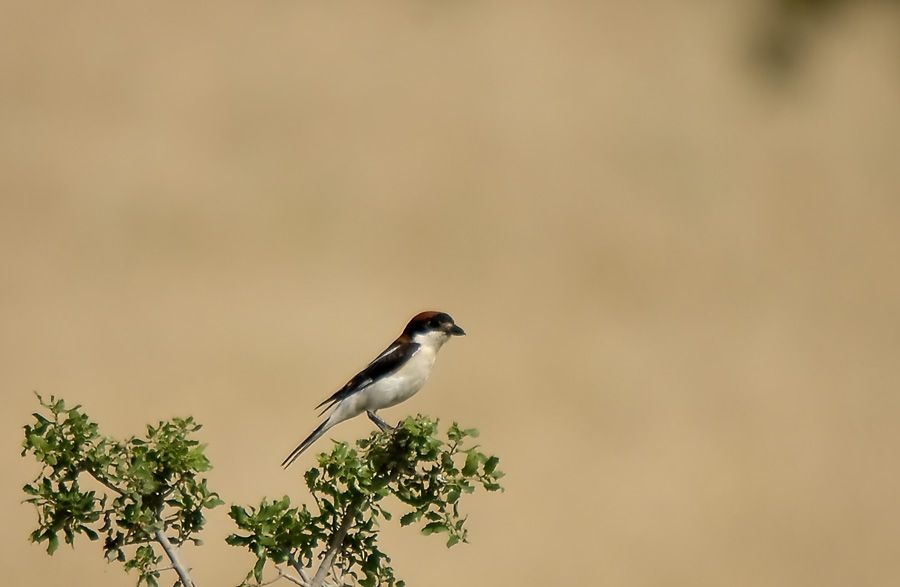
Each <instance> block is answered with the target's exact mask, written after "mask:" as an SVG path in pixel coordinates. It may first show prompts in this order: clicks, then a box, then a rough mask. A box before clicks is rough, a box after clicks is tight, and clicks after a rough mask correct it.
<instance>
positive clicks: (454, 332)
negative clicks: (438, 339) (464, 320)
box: [449, 324, 466, 336]
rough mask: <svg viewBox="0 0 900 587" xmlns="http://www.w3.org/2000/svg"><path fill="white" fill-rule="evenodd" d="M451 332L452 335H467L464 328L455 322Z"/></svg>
mask: <svg viewBox="0 0 900 587" xmlns="http://www.w3.org/2000/svg"><path fill="white" fill-rule="evenodd" d="M449 332H450V334H451V335H452V336H465V335H466V331H465V330H463V329H462V328H460V327H459V326H457V325H456V324H454V325H453V327H452V328H450V330H449Z"/></svg>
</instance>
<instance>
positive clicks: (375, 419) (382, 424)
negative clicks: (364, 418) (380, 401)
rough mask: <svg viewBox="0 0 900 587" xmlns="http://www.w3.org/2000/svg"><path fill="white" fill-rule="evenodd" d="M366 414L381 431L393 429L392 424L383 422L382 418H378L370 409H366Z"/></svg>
mask: <svg viewBox="0 0 900 587" xmlns="http://www.w3.org/2000/svg"><path fill="white" fill-rule="evenodd" d="M366 415H368V416H369V420H372V421H373V422H375V425H376V426H378V427H379V428H380V429H381V431H382V432H385V431H387V430H393V429H394V427H393V426H391V425H390V424H388V423H387V422H385V421H384V420H382V419H381V418H379V417H378V416H377V415H375V412H373V411H372V410H367V411H366Z"/></svg>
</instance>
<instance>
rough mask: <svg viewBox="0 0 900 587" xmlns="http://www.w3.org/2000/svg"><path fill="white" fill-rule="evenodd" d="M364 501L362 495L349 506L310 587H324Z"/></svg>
mask: <svg viewBox="0 0 900 587" xmlns="http://www.w3.org/2000/svg"><path fill="white" fill-rule="evenodd" d="M362 501H363V500H362V496H361V495H360V496H358V497H357V498H356V499H354V500H353V501H351V502H350V504H349V505H348V506H347V511H346V512H344V519H343V520H341V525H340V527H339V528H338V529H337V532H335V533H334V535H333V536H332V537H331V542H330V543H329V544H328V550H327V551H325V558H323V559H322V563H321V564H320V565H319V568H318V570H317V571H316V576H315V577H313V580H312V583H310V587H322V585H323V583H324V582H325V576H326V575H327V574H328V571H330V570H331V565H332V563H334V557H335V556H337V553H338V550H339V549H340V547H341V544H343V542H344V538H345V537H346V536H347V532H349V531H350V526H351V525H353V520H354V519H356V513H357V512H358V511H359V506H360V505H362Z"/></svg>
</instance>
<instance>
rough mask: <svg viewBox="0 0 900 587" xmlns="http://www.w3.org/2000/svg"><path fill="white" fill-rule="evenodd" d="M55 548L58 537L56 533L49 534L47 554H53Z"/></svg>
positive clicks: (57, 546)
mask: <svg viewBox="0 0 900 587" xmlns="http://www.w3.org/2000/svg"><path fill="white" fill-rule="evenodd" d="M57 548H59V538H57V536H56V534H50V536H49V539H48V540H47V554H49V555H50V556H53V553H54V552H56V549H57Z"/></svg>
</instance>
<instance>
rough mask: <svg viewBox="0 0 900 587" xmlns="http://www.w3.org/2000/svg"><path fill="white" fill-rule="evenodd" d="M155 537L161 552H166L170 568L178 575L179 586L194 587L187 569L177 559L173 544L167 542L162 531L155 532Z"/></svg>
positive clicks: (176, 550) (167, 539)
mask: <svg viewBox="0 0 900 587" xmlns="http://www.w3.org/2000/svg"><path fill="white" fill-rule="evenodd" d="M155 536H156V541H157V542H159V544H160V545H161V546H162V548H163V550H164V551H166V556H168V557H169V561H171V563H172V566H173V567H174V568H175V572H176V573H178V579H179V580H180V581H181V585H182V586H183V587H194V581H193V580H191V576H190V575H189V574H188V571H187V568H186V567H185V566H184V565H183V564H182V563H181V559H180V558H179V557H178V549H177V548H176V547H175V545H174V544H172V543H171V542H169V537H168V536H166V533H165V532H163V530H162V529H159V530H157V531H156V535H155Z"/></svg>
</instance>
